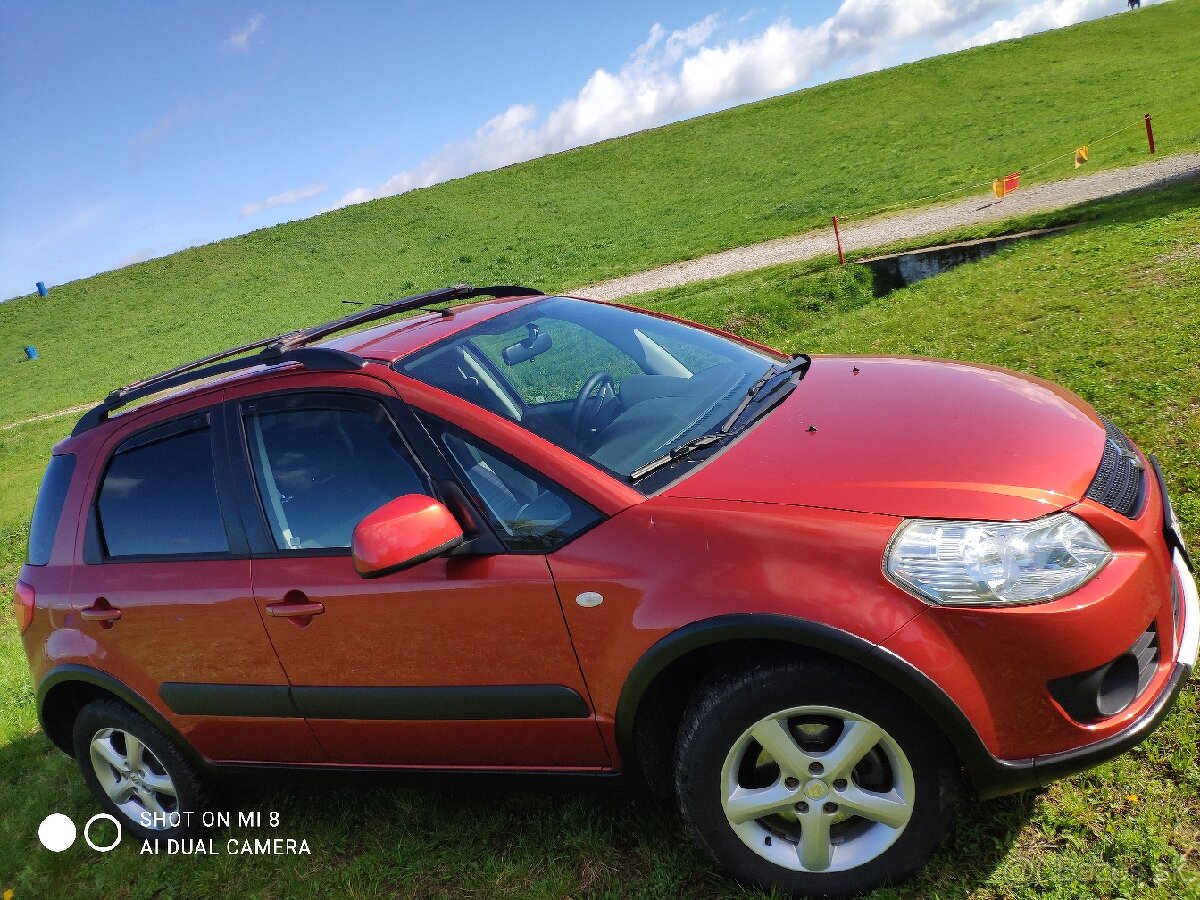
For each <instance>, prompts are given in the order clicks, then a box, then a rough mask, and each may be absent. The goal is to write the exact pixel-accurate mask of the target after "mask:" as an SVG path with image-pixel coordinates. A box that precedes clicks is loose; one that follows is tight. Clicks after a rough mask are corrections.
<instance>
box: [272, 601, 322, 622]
mask: <svg viewBox="0 0 1200 900" xmlns="http://www.w3.org/2000/svg"><path fill="white" fill-rule="evenodd" d="M323 612H325V604H324V603H317V602H316V601H315V600H309V601H303V602H294V601H290V600H285V601H283V602H282V603H272V604H271V605H270V606H268V607H267V615H268V616H275V617H276V618H278V619H307V618H310V617H312V616H319V615H320V614H321V613H323Z"/></svg>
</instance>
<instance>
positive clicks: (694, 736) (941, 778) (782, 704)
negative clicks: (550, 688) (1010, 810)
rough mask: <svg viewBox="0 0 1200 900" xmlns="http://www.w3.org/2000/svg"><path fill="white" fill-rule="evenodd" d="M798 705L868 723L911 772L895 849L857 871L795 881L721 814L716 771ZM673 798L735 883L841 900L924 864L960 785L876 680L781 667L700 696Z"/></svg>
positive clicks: (839, 669)
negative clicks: (760, 729)
mask: <svg viewBox="0 0 1200 900" xmlns="http://www.w3.org/2000/svg"><path fill="white" fill-rule="evenodd" d="M799 706H827V707H834V708H838V709H843V710H846V711H847V712H852V713H854V714H856V715H859V716H862V717H863V718H865V719H869V720H870V721H872V722H874V723H875V724H877V725H879V726H880V727H881V728H882V729H883V730H884V731H886V732H887V733H888V735H890V736H891V737H892V738H893V739H894V740H895V741H896V742H897V743H898V744H899V745H900V747H901V749H902V750H903V751H904V754H905V756H907V757H908V761H909V764H910V765H911V766H912V770H913V776H914V780H915V783H916V800H915V806H914V809H913V815H912V818H911V819H910V820H909V823H908V825H907V826H906V827H905V829H904V831H903V832H902V833H901V835H900V837H899V838H898V839H897V840H896V842H895V843H894V844H893V845H892V846H891V847H889V848H888V849H887V850H886V851H884V852H883V853H882V854H880V855H879V856H877V857H876V858H875V859H873V860H871V861H870V862H867V863H864V864H863V865H861V866H857V867H855V868H853V869H849V870H846V871H842V872H829V873H809V872H796V871H793V870H790V869H786V868H783V867H782V866H778V865H776V864H774V863H772V862H769V861H768V860H766V859H764V858H763V857H761V856H759V855H758V854H757V853H755V852H754V851H753V850H751V849H750V848H749V847H747V846H746V845H745V843H743V842H742V840H741V838H739V837H738V835H737V834H736V833H735V832H734V830H733V828H732V827H731V826H730V825H729V822H728V820H727V819H726V817H725V812H724V809H723V808H722V804H721V778H720V776H721V770H722V767H723V766H724V763H725V758H726V755H727V754H728V752H729V749H730V748H731V747H732V746H733V744H734V742H735V741H737V740H738V739H739V738H740V737H741V736H742V735H743V734H744V733H745V731H746V730H747V729H748V728H749V727H750V726H751V725H753V724H754V723H755V722H758V721H760V720H761V719H764V718H766V717H768V716H771V715H774V714H776V713H778V712H781V711H782V710H785V709H790V708H793V707H799ZM676 789H677V792H678V797H679V803H680V809H681V812H682V814H683V817H684V820H685V822H686V823H687V825H688V827H689V829H690V830H691V831H692V833H693V836H694V837H695V838H696V839H697V840H698V841H699V843H700V844H701V846H703V847H704V848H705V849H706V850H707V851H708V852H709V854H710V855H711V856H712V857H713V858H714V860H716V862H717V863H718V864H719V865H720V866H722V867H723V868H724V869H725V870H726V871H728V872H729V874H731V875H732V876H733V877H734V878H735V879H737V880H738V881H740V882H742V883H743V884H747V885H751V886H754V887H759V888H767V889H770V888H773V887H778V888H782V889H783V890H785V891H789V892H791V893H792V894H795V895H798V896H840V895H847V894H858V893H862V892H864V891H867V890H870V889H872V888H875V887H878V886H880V885H883V884H889V883H890V884H895V883H898V882H900V881H902V880H904V879H905V878H907V877H908V876H910V875H911V874H912V873H913V872H914V871H916V869H917V868H919V867H920V866H921V865H922V864H923V863H924V861H925V859H926V858H927V857H928V856H929V854H930V853H931V852H932V851H933V849H934V848H935V847H936V846H937V845H938V844H939V843H940V842H941V840H942V838H943V837H944V835H945V833H946V830H947V828H948V826H949V824H950V821H951V819H952V817H953V808H954V800H955V795H956V776H955V770H954V768H953V766H952V765H951V763H950V760H949V759H948V758H947V753H946V751H945V747H944V743H943V742H942V741H941V740H940V736H939V735H938V733H937V732H936V731H935V730H934V729H933V728H932V727H931V723H929V721H928V720H927V719H925V718H924V717H923V716H921V715H919V714H916V713H915V711H914V710H913V709H912V707H911V706H910V705H909V704H908V703H906V702H904V701H903V698H902V697H898V696H897V694H896V693H895V692H894V691H893V690H891V689H889V688H888V686H887V685H886V684H884V683H882V682H880V681H879V680H878V679H876V678H875V677H874V676H871V675H869V674H868V673H865V672H860V671H859V670H855V669H853V668H852V667H843V666H826V665H812V664H803V663H784V664H777V665H768V666H762V667H755V668H750V669H746V670H742V671H740V672H736V673H733V674H730V675H727V676H725V677H724V678H718V679H715V680H714V681H713V682H710V683H709V684H708V685H706V686H704V687H703V688H701V689H700V690H699V691H697V693H696V695H695V696H694V697H693V699H692V701H691V702H690V703H689V706H688V709H687V710H686V711H685V713H684V717H683V725H682V728H681V730H680V737H679V745H678V755H677V768H676Z"/></svg>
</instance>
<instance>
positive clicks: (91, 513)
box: [83, 404, 250, 565]
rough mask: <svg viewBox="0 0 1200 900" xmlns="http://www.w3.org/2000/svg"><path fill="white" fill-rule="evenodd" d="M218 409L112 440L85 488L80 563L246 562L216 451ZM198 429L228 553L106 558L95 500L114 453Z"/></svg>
mask: <svg viewBox="0 0 1200 900" xmlns="http://www.w3.org/2000/svg"><path fill="white" fill-rule="evenodd" d="M219 407H220V404H216V405H213V406H208V407H205V408H203V409H200V410H194V411H192V412H187V413H184V414H182V415H179V416H175V417H172V418H168V419H164V420H162V421H158V422H152V423H150V424H149V425H146V426H144V427H142V428H135V429H133V430H131V431H130V432H129V433H127V434H124V435H121V434H118V435H116V436H115V438H114V439H113V441H112V444H111V446H110V449H108V450H107V451H106V455H105V459H104V465H103V466H102V467H101V469H100V476H99V477H98V478H96V479H94V480H93V481H92V483H91V485H90V487H89V490H90V495H89V496H88V499H87V506H86V510H87V524H86V526H85V530H84V541H83V561H84V564H86V565H119V564H123V563H154V562H204V561H206V560H213V561H219V560H236V559H246V558H248V557H249V555H250V554H249V550H250V548H249V545H248V544H247V541H246V535H245V532H244V530H243V529H242V527H241V521H240V518H239V517H237V516H235V515H233V514H232V513H233V512H236V508H237V504H236V500H235V498H234V496H233V494H232V491H231V486H230V484H229V482H228V480H227V478H226V474H227V473H226V471H225V469H226V465H225V463H224V462H223V460H222V454H220V453H219V452H218V451H219V449H220V444H219V442H220V441H222V440H223V437H222V433H223V430H224V429H223V427H222V423H221V421H220V416H219V414H218V410H219ZM202 428H207V429H208V436H209V453H210V455H211V458H212V465H213V486H214V488H215V490H216V494H217V514H218V515H219V516H220V517H221V525H222V527H223V528H224V529H225V540H226V543H228V545H229V549H228V550H222V551H215V552H209V553H137V554H128V555H124V556H113V555H112V554H110V553H109V552H108V548H107V545H106V543H105V541H104V533H103V532H104V529H103V525H102V523H101V519H100V495H101V494H102V493H103V490H104V483H105V481H106V480H107V479H108V473H109V470H110V469H111V468H112V464H113V461H114V460H115V459H116V457H117V454H118V453H120V452H122V451H123V450H126V449H136V448H137V447H138V446H145V445H148V444H150V443H155V442H158V441H165V440H169V439H170V438H172V437H177V436H179V435H182V434H186V433H187V432H189V431H197V430H200V429H202Z"/></svg>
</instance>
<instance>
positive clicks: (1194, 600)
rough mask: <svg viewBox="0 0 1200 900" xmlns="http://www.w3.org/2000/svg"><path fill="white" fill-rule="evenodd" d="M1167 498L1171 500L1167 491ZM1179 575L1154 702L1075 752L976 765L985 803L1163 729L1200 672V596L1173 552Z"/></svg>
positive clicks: (1103, 758)
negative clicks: (1167, 652) (1168, 661)
mask: <svg viewBox="0 0 1200 900" xmlns="http://www.w3.org/2000/svg"><path fill="white" fill-rule="evenodd" d="M1163 496H1164V497H1165V496H1166V493H1165V491H1164V493H1163ZM1172 556H1173V568H1174V574H1175V578H1176V581H1177V584H1178V586H1179V590H1180V592H1181V595H1182V596H1181V601H1182V602H1181V604H1180V606H1181V609H1180V614H1181V616H1182V617H1183V623H1182V631H1181V634H1180V640H1179V644H1178V655H1177V657H1176V661H1175V666H1174V668H1173V669H1172V670H1171V675H1170V677H1169V678H1168V679H1167V681H1166V683H1165V685H1164V686H1163V688H1162V689H1161V690H1160V691H1159V694H1158V696H1157V697H1155V699H1154V701H1153V702H1152V703H1151V704H1150V705H1149V706H1148V707H1147V708H1146V709H1145V710H1144V711H1143V712H1142V714H1141V715H1140V716H1139V717H1138V718H1137V719H1136V720H1134V721H1133V722H1132V723H1130V724H1129V725H1128V726H1126V727H1125V728H1124V729H1123V730H1122V731H1120V732H1118V733H1117V734H1114V735H1111V736H1109V737H1107V738H1105V739H1104V740H1101V741H1097V742H1096V743H1094V744H1088V745H1086V746H1084V747H1079V748H1077V749H1074V750H1066V751H1063V752H1061V753H1050V754H1047V755H1045V756H1036V757H1033V758H1032V759H1027V760H1004V759H997V758H996V757H994V756H990V755H989V756H988V758H987V759H976V760H974V764H973V765H971V766H970V769H971V771H970V775H971V780H972V782H973V783H974V785H975V790H976V793H977V794H978V795H979V796H980V797H982V798H988V797H999V796H1003V795H1005V794H1014V793H1016V792H1017V791H1023V790H1027V789H1029V788H1036V787H1046V786H1047V785H1049V784H1050V783H1051V782H1052V781H1056V780H1058V779H1059V778H1065V777H1067V776H1068V775H1074V774H1076V773H1077V772H1083V771H1086V770H1087V769H1091V768H1094V767H1095V766H1098V765H1100V764H1101V763H1103V762H1107V761H1108V760H1110V759H1113V758H1114V757H1117V756H1120V755H1121V754H1122V753H1125V752H1127V751H1128V750H1131V749H1132V748H1134V747H1136V746H1137V745H1138V744H1140V743H1141V742H1142V741H1144V740H1145V739H1146V738H1147V737H1149V736H1150V734H1151V733H1152V732H1153V731H1154V730H1155V729H1156V728H1158V726H1159V725H1160V724H1162V721H1163V719H1165V718H1166V717H1167V714H1168V713H1169V712H1170V711H1171V708H1172V707H1173V706H1174V705H1175V701H1176V700H1177V699H1178V697H1179V694H1180V693H1181V692H1182V691H1183V688H1184V685H1186V684H1187V682H1188V679H1189V678H1190V677H1191V675H1192V672H1193V670H1194V669H1195V667H1196V655H1197V649H1198V646H1200V596H1198V594H1197V589H1196V581H1195V578H1194V576H1193V573H1192V572H1191V570H1190V566H1189V564H1188V562H1187V561H1186V560H1185V557H1184V556H1183V554H1182V553H1181V551H1180V548H1178V547H1175V548H1173V554H1172Z"/></svg>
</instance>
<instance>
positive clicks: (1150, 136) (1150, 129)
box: [1146, 113, 1154, 153]
mask: <svg viewBox="0 0 1200 900" xmlns="http://www.w3.org/2000/svg"><path fill="white" fill-rule="evenodd" d="M1146 140H1147V141H1149V142H1150V152H1151V153H1153V152H1154V126H1153V125H1151V124H1150V113H1146Z"/></svg>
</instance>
